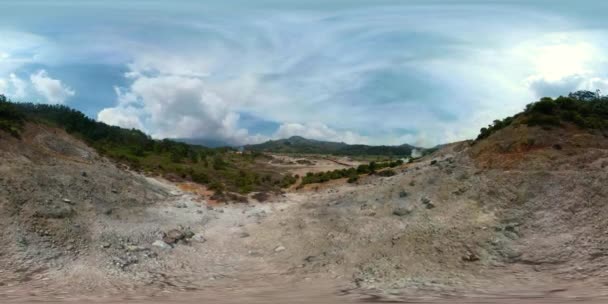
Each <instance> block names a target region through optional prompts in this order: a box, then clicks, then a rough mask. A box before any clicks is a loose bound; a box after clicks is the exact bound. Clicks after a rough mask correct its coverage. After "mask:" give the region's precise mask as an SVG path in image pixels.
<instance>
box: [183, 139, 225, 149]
mask: <svg viewBox="0 0 608 304" xmlns="http://www.w3.org/2000/svg"><path fill="white" fill-rule="evenodd" d="M172 140H175V141H178V142H183V143H186V144H189V145H195V146H204V147H209V148H221V147H234V145H232V144H229V143H227V142H225V141H222V140H219V139H212V138H173V139H172Z"/></svg>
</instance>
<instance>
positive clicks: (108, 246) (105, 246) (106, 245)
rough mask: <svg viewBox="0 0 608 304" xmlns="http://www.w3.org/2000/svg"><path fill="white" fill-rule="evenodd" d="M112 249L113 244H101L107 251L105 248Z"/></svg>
mask: <svg viewBox="0 0 608 304" xmlns="http://www.w3.org/2000/svg"><path fill="white" fill-rule="evenodd" d="M110 247H112V244H110V243H102V244H101V248H104V249H105V248H110Z"/></svg>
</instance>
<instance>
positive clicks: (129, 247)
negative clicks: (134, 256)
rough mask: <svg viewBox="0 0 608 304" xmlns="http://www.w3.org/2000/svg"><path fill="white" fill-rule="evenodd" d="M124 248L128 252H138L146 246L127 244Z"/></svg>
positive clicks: (144, 249)
mask: <svg viewBox="0 0 608 304" xmlns="http://www.w3.org/2000/svg"><path fill="white" fill-rule="evenodd" d="M125 249H126V250H127V251H130V252H139V251H146V250H148V248H146V247H143V246H137V245H127V247H126V248H125Z"/></svg>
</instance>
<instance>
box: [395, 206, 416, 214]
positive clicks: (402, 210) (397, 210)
mask: <svg viewBox="0 0 608 304" xmlns="http://www.w3.org/2000/svg"><path fill="white" fill-rule="evenodd" d="M411 213H412V210H411V209H410V208H406V207H398V208H395V210H393V214H394V215H396V216H406V215H410V214H411Z"/></svg>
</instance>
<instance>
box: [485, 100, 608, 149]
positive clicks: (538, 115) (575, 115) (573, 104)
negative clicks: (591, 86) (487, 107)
mask: <svg viewBox="0 0 608 304" xmlns="http://www.w3.org/2000/svg"><path fill="white" fill-rule="evenodd" d="M518 118H519V121H520V122H521V123H524V124H527V125H529V126H542V127H555V126H561V125H562V124H563V123H564V122H569V123H574V124H576V125H577V126H579V127H581V128H586V129H597V130H606V129H608V96H602V95H601V94H600V93H599V91H598V92H595V93H594V92H591V91H577V92H573V93H570V94H568V96H560V97H558V98H556V99H553V98H550V97H544V98H541V99H540V100H539V101H537V102H534V103H531V104H528V105H527V106H526V108H525V110H524V111H523V112H522V113H519V114H517V115H515V116H512V117H507V118H505V119H503V120H495V121H494V122H493V123H492V124H491V125H489V126H488V127H486V128H481V130H480V133H479V136H477V139H476V140H481V139H484V138H487V137H488V136H490V135H491V134H493V133H494V132H496V131H498V130H500V129H502V128H505V127H507V126H509V125H511V124H512V123H513V122H514V121H515V120H516V119H518Z"/></svg>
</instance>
